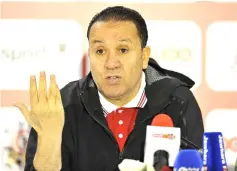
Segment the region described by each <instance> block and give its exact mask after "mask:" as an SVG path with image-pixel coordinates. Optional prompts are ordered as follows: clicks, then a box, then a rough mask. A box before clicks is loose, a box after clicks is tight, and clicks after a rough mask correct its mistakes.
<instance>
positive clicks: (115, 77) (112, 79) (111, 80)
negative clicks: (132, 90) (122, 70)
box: [106, 75, 122, 85]
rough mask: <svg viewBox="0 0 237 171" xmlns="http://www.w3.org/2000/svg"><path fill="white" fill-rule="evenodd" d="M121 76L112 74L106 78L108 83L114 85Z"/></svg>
mask: <svg viewBox="0 0 237 171" xmlns="http://www.w3.org/2000/svg"><path fill="white" fill-rule="evenodd" d="M121 78H122V77H121V76H119V75H113V76H107V77H106V80H107V81H108V83H109V84H111V85H114V84H118V83H119V81H120V79H121Z"/></svg>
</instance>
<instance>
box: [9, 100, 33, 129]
mask: <svg viewBox="0 0 237 171" xmlns="http://www.w3.org/2000/svg"><path fill="white" fill-rule="evenodd" d="M13 106H15V107H17V108H18V109H19V110H20V111H21V113H22V114H23V116H24V118H25V120H26V121H27V122H28V124H30V125H31V124H32V123H31V120H30V111H29V109H28V108H27V107H26V105H25V104H21V103H14V104H13ZM31 126H33V125H31Z"/></svg>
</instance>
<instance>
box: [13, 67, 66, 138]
mask: <svg viewBox="0 0 237 171" xmlns="http://www.w3.org/2000/svg"><path fill="white" fill-rule="evenodd" d="M15 106H16V107H18V108H19V109H20V111H21V113H22V114H23V115H24V117H25V119H26V121H27V122H28V123H29V124H30V125H31V126H32V127H33V128H34V129H35V130H36V132H37V134H38V135H39V136H40V135H43V136H58V135H61V133H62V129H63V126H64V110H63V105H62V100H61V95H60V91H59V88H58V86H57V84H56V80H55V76H54V75H51V76H50V86H49V89H48V90H47V85H46V74H45V72H41V73H40V79H39V87H38V89H37V83H36V78H35V76H31V77H30V110H29V109H28V108H27V107H26V105H25V104H20V103H17V104H15Z"/></svg>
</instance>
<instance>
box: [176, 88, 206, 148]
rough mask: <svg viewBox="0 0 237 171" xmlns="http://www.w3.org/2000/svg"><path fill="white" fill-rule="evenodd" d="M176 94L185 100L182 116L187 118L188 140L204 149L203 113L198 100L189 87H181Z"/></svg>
mask: <svg viewBox="0 0 237 171" xmlns="http://www.w3.org/2000/svg"><path fill="white" fill-rule="evenodd" d="M176 94H177V96H179V97H180V99H182V100H183V101H182V103H183V105H182V106H183V109H182V112H183V113H182V114H183V116H184V117H185V118H186V126H187V127H186V129H187V130H186V134H187V138H188V139H189V140H190V141H191V142H193V143H194V144H196V145H198V146H200V147H202V139H203V133H204V126H203V118H202V112H201V110H200V107H199V105H198V103H197V100H196V99H195V97H194V95H193V93H192V92H191V90H189V88H187V87H179V88H178V89H177V91H176Z"/></svg>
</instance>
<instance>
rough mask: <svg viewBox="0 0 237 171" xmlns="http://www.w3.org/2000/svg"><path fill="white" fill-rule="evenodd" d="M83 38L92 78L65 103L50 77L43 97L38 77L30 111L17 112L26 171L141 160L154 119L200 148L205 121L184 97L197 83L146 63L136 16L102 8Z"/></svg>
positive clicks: (110, 167)
mask: <svg viewBox="0 0 237 171" xmlns="http://www.w3.org/2000/svg"><path fill="white" fill-rule="evenodd" d="M87 37H88V40H89V49H88V54H89V57H90V66H91V72H90V73H89V74H88V75H87V76H86V78H83V79H81V80H79V81H75V82H71V83H69V84H68V85H66V86H65V87H64V88H63V89H62V90H61V98H62V101H61V98H60V93H59V90H58V88H57V85H56V81H55V77H54V76H51V83H50V88H49V90H48V92H46V81H45V73H41V76H40V82H39V89H38V90H37V87H36V81H35V77H34V76H33V77H31V86H30V99H31V111H28V109H27V108H26V107H25V106H24V105H21V104H17V105H16V106H17V107H19V109H20V110H21V112H22V113H23V114H24V116H25V118H26V120H27V121H28V122H29V124H30V125H31V126H32V127H33V128H34V129H32V130H31V133H30V136H29V141H28V146H27V152H26V166H25V171H31V170H35V169H36V170H37V171H41V170H42V171H51V170H53V171H54V170H55V171H56V170H60V168H62V170H63V171H95V170H98V171H114V170H117V169H118V168H117V167H118V164H119V163H120V162H121V161H122V160H123V159H134V160H140V161H143V158H144V143H145V134H146V126H147V125H150V124H151V122H152V119H153V118H154V117H155V116H156V115H157V114H159V113H166V114H168V115H169V116H170V117H171V118H172V120H173V122H174V125H175V126H176V127H181V129H182V135H183V136H185V137H187V138H188V139H189V140H190V141H192V142H193V143H195V144H197V145H199V146H201V145H202V134H203V131H204V129H203V121H202V115H201V111H200V108H199V106H198V104H197V102H196V100H195V98H194V96H193V94H192V92H191V91H190V90H189V89H190V88H191V87H192V86H193V85H194V82H193V81H192V80H190V79H189V78H188V77H186V76H184V75H182V74H180V73H177V72H173V71H169V70H165V69H163V68H161V67H160V66H159V65H158V64H157V63H156V61H154V60H153V59H152V58H149V57H150V48H149V47H148V46H146V43H147V39H148V32H147V27H146V23H145V21H144V19H143V18H142V16H141V15H140V14H139V13H138V12H136V11H134V10H132V9H129V8H125V7H121V6H116V7H109V8H106V9H105V10H103V11H101V12H100V13H99V14H97V15H96V16H94V17H93V19H92V20H91V22H90V24H89V27H88V31H87ZM64 114H65V115H64ZM36 132H37V133H36ZM61 161H62V162H61Z"/></svg>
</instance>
